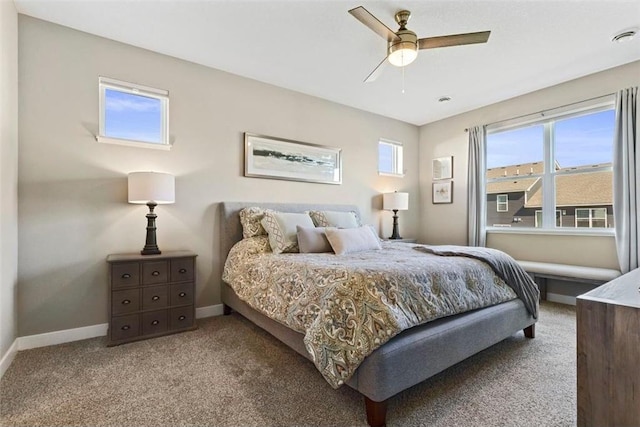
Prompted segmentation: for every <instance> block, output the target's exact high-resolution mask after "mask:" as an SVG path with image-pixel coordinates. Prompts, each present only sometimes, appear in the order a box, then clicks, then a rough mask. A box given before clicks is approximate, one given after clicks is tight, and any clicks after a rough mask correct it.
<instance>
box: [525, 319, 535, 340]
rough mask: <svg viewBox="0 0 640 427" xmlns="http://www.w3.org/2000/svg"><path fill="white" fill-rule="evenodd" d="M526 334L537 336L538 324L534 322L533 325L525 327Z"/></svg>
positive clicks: (532, 336) (526, 335)
mask: <svg viewBox="0 0 640 427" xmlns="http://www.w3.org/2000/svg"><path fill="white" fill-rule="evenodd" d="M523 331H524V336H525V337H527V338H535V337H536V324H535V323H534V324H533V325H531V326H528V327H526V328H524V329H523Z"/></svg>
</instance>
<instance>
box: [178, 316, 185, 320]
mask: <svg viewBox="0 0 640 427" xmlns="http://www.w3.org/2000/svg"><path fill="white" fill-rule="evenodd" d="M186 318H187V316H185V315H182V316H180V317H178V320H184V319H186Z"/></svg>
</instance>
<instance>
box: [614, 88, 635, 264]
mask: <svg viewBox="0 0 640 427" xmlns="http://www.w3.org/2000/svg"><path fill="white" fill-rule="evenodd" d="M638 124H639V123H638V87H637V86H636V87H632V88H628V89H623V90H621V91H620V92H618V94H617V98H616V130H615V140H614V150H613V182H614V183H613V189H614V190H613V219H614V223H615V227H616V248H617V250H618V262H619V263H620V270H621V271H622V274H624V273H627V272H629V271H631V270H633V269H636V268H638V265H639V264H640V253H639V251H638V241H639V240H640V231H639V230H638V215H640V171H639V170H638V168H639V167H640V146H639V145H638Z"/></svg>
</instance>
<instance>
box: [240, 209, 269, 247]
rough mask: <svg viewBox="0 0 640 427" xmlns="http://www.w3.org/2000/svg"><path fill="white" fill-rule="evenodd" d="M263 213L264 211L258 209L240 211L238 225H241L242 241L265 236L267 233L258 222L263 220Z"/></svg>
mask: <svg viewBox="0 0 640 427" xmlns="http://www.w3.org/2000/svg"><path fill="white" fill-rule="evenodd" d="M264 211H265V210H264V209H262V208H258V207H251V208H244V209H242V210H241V211H240V214H239V215H240V223H241V224H242V237H243V238H244V239H248V238H249V237H254V236H266V235H267V231H266V230H265V229H264V227H263V226H262V224H260V221H262V218H264Z"/></svg>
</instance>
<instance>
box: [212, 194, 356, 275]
mask: <svg viewBox="0 0 640 427" xmlns="http://www.w3.org/2000/svg"><path fill="white" fill-rule="evenodd" d="M221 205H222V209H221V212H222V219H221V220H220V259H221V260H222V264H223V266H224V262H225V261H226V259H227V255H228V254H229V251H230V250H231V247H233V245H235V244H236V243H237V242H239V241H240V240H242V224H240V216H239V215H238V213H239V212H240V211H241V210H242V209H244V208H247V207H251V206H258V207H261V208H265V209H273V210H274V211H280V212H304V211H310V210H316V211H341V212H349V211H355V212H357V213H358V216H360V209H358V207H357V206H356V205H331V204H305V203H264V202H222V203H221ZM220 271H221V272H222V269H221V270H220Z"/></svg>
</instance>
